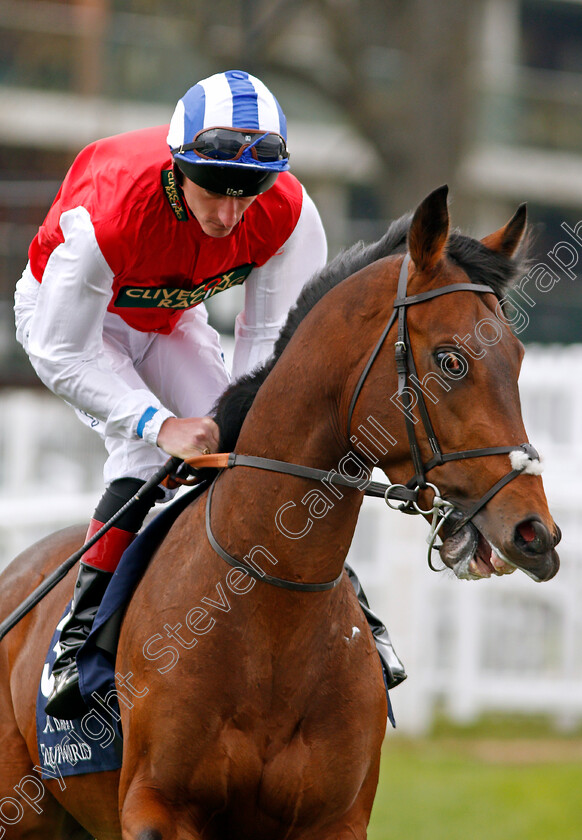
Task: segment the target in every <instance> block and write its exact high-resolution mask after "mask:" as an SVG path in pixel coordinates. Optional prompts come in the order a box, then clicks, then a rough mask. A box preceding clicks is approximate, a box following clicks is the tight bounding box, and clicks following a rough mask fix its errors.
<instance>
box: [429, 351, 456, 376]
mask: <svg viewBox="0 0 582 840" xmlns="http://www.w3.org/2000/svg"><path fill="white" fill-rule="evenodd" d="M434 359H435V362H436V363H437V365H438V366H439V367H440V369H441V370H442V371H443V373H457V374H458V373H460V372H461V371H462V370H463V359H462V358H461V355H460V354H459V353H456V352H455V351H454V350H437V351H436V353H435V354H434Z"/></svg>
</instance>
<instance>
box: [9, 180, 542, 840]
mask: <svg viewBox="0 0 582 840" xmlns="http://www.w3.org/2000/svg"><path fill="white" fill-rule="evenodd" d="M525 225H526V219H525V208H524V207H523V206H522V207H521V208H520V209H519V210H518V211H517V213H516V214H515V216H514V217H513V218H512V219H511V220H510V221H509V222H508V223H507V224H506V225H505V226H504V227H502V228H501V229H500V230H498V231H497V232H495V233H493V234H491V235H489V236H487V237H486V238H485V239H484V240H482V241H480V242H479V241H477V240H475V239H472V238H470V237H468V236H465V235H463V234H461V233H459V232H454V231H453V232H451V231H450V230H449V214H448V208H447V191H446V188H440V189H439V190H436V191H434V192H433V193H431V194H430V195H429V196H428V197H427V198H425V199H424V201H423V202H422V203H421V204H420V205H419V206H418V208H417V209H416V211H415V213H414V214H413V215H412V216H410V215H407V216H406V217H403V218H402V219H400V220H398V221H397V222H394V223H393V224H392V225H391V226H390V228H389V230H388V232H387V233H386V234H385V236H384V237H383V238H382V239H381V240H380V241H379V242H378V243H374V244H372V245H369V246H363V245H361V243H360V244H358V245H357V246H354V248H352V249H350V250H349V251H347V252H345V253H344V254H343V255H340V256H339V257H338V258H336V259H335V260H334V261H332V263H330V265H329V266H328V267H327V268H326V269H324V271H323V272H322V273H321V275H320V276H319V277H318V278H315V279H314V280H313V281H312V283H311V284H310V285H309V286H308V287H306V289H305V291H304V292H303V294H302V295H301V297H300V299H299V301H298V303H297V306H296V308H295V309H294V310H293V311H292V313H291V314H290V316H289V320H288V323H287V325H286V327H285V328H284V330H283V332H282V334H281V337H280V339H279V342H278V345H277V347H276V349H275V355H274V357H273V359H272V360H271V361H270V362H269V363H268V364H267V365H266V366H265V367H263V368H262V369H260V370H258V371H257V372H256V373H255V374H251V375H249V376H247V377H246V378H245V379H243V380H242V381H240V382H239V383H235V384H234V385H232V386H231V388H230V389H229V391H227V393H226V394H225V396H224V397H223V398H222V400H221V401H220V403H219V405H218V407H217V410H216V411H217V413H216V416H217V419H218V422H219V425H220V428H221V432H222V444H223V446H224V447H225V448H226V451H229V450H230V449H234V450H235V452H236V453H237V456H238V455H240V456H241V457H242V456H244V455H247V456H254V457H257V458H259V459H272V460H276V461H279V462H286V463H287V464H292V465H293V464H295V465H299V467H300V469H295V472H294V473H293V474H288V473H286V472H285V471H284V468H282V467H279V468H277V467H275V469H269V470H266V469H264V468H261V465H262V467H265V466H266V464H267V462H266V461H261V462H260V464H259V466H257V465H256V464H255V465H253V466H248V465H244V460H243V461H242V462H240V463H239V464H238V466H236V468H234V469H224V470H222V471H221V472H220V473H219V475H218V477H217V478H216V480H215V481H214V483H213V484H212V490H213V497H212V504H211V506H210V505H209V504H208V492H206V493H205V494H204V495H203V497H202V498H200V499H199V500H198V501H197V502H195V503H194V504H192V505H191V506H189V507H187V508H186V509H185V510H184V511H183V512H182V513H181V514H180V516H179V517H178V519H177V521H176V522H175V524H174V525H173V526H172V528H171V530H170V532H169V533H168V535H167V537H166V538H165V539H164V540H163V542H162V543H161V544H160V545H159V547H158V548H157V550H156V551H155V553H154V556H153V559H152V560H151V562H150V565H149V567H148V569H147V573H146V574H145V575H144V577H143V579H142V580H141V582H140V584H139V585H138V587H137V589H136V591H135V593H134V597H133V599H132V601H131V603H130V605H129V607H128V608H127V611H126V614H125V618H124V621H123V625H122V629H121V635H120V640H119V648H118V655H117V661H116V675H117V678H118V685H117V688H118V697H119V701H120V702H119V706H120V711H121V717H122V727H123V734H124V746H123V763H122V767H121V770H120V771H108V772H104V773H99V774H87V775H80V776H73V777H67V778H66V779H65V780H61V779H58V778H53V779H43V781H42V782H41V781H40V776H39V774H38V770H37V771H35V770H34V768H35V767H38V766H39V765H40V764H41V762H40V760H39V755H38V752H37V746H36V737H35V722H34V706H35V696H36V693H37V687H38V683H39V679H40V674H41V669H42V664H43V661H44V656H45V653H46V650H47V647H48V644H49V640H50V637H51V634H52V631H53V629H54V627H55V626H56V624H57V622H58V620H59V618H60V616H61V615H62V613H63V609H64V606H65V604H66V602H67V600H68V599H69V597H70V593H71V591H72V588H73V577H72V574H73V573H72V572H71V573H69V575H68V577H67V578H66V579H65V580H64V581H63V582H62V583H61V584H59V585H58V586H57V587H56V588H55V589H53V590H52V591H51V592H50V593H49V594H48V595H47V596H46V597H45V598H44V600H43V601H42V602H41V603H40V604H39V605H38V606H37V607H35V609H34V610H33V611H32V612H30V613H29V614H28V615H27V616H26V617H25V618H24V619H22V621H21V622H20V623H19V624H18V625H17V626H16V627H15V628H14V629H13V630H12V631H11V632H10V633H8V635H7V636H6V637H5V639H4V640H3V642H2V643H1V645H0V669H1V673H2V680H1V684H0V714H1V717H0V737H1V744H2V751H1V756H0V837H2V836H4V834H6V836H7V837H8V838H19V840H24V838H27V840H30V839H31V838H32V840H36V838H38V840H40V838H43V839H44V840H52V839H53V838H55V840H56V839H57V838H63V837H78V838H86V837H95V838H98V840H120V838H122V839H123V840H227V838H228V840H232V838H237V840H275V838H277V840H280V839H281V838H287V840H348V838H349V840H354V838H355V840H363V838H365V837H366V836H367V825H368V821H369V817H370V812H371V809H372V804H373V801H374V796H375V791H376V786H377V782H378V774H379V761H380V748H381V745H382V741H383V738H384V734H385V725H386V713H387V705H386V696H385V691H384V684H383V678H382V672H381V667H380V662H379V658H378V656H377V654H376V650H375V646H374V643H373V639H372V635H371V633H370V631H369V629H368V626H367V624H366V622H365V621H364V620H363V616H362V612H361V610H360V607H359V604H358V601H357V599H356V596H355V594H354V590H353V588H352V586H351V585H350V583H349V580H348V578H347V576H346V574H345V573H344V574H343V575H342V570H343V564H344V560H345V557H346V554H347V552H348V549H349V546H350V542H351V539H352V536H353V533H354V529H355V526H356V520H357V518H358V512H359V509H360V505H361V503H362V498H363V495H364V489H365V483H366V482H365V478H364V476H365V474H366V473H367V472H368V471H369V470H370V468H371V467H372V466H378V467H380V468H381V469H382V470H384V472H385V473H386V474H389V475H390V479H391V482H392V487H396V486H401V490H402V492H403V498H404V499H405V501H404V502H403V504H404V505H411V504H412V505H416V506H417V508H418V509H419V510H420V511H424V512H425V514H426V516H427V517H428V518H430V513H429V512H432V511H433V510H436V509H437V508H436V507H435V503H434V502H435V500H441V504H445V506H448V507H447V509H446V514H445V515H442V511H441V514H438V510H437V514H438V515H437V519H439V516H440V517H441V522H440V524H442V529H441V535H442V538H443V541H442V546H441V549H440V555H441V558H442V560H443V562H444V563H445V564H446V565H449V566H450V567H451V568H452V569H453V570H455V571H456V572H457V573H458V574H461V575H464V576H469V577H488V576H489V575H491V574H504V573H507V572H510V571H513V570H514V569H515V568H520V569H522V570H524V571H525V572H526V573H527V574H529V575H530V576H531V577H533V578H534V579H535V580H538V581H543V580H547V579H549V578H550V577H552V576H553V575H554V574H555V573H556V571H557V570H558V565H559V561H558V557H557V554H556V551H555V548H554V547H555V544H556V543H557V542H558V540H559V530H558V528H557V526H556V525H555V524H554V522H553V520H552V518H551V516H550V513H549V511H548V507H547V502H546V499H545V496H544V491H543V487H542V481H541V478H540V476H539V475H538V474H536V473H537V472H538V470H537V469H535V468H534V467H535V466H536V464H537V453H535V451H533V450H532V447H528V446H525V447H524V446H523V444H524V442H525V441H526V440H527V438H526V433H525V430H524V426H523V422H522V418H521V411H520V404H519V396H518V387H517V380H518V374H519V366H520V361H521V357H522V348H521V345H520V343H519V341H518V340H517V338H516V337H515V335H514V334H513V333H512V331H511V329H510V325H509V323H508V322H507V320H506V319H505V317H504V315H503V301H504V295H505V294H506V291H507V288H508V286H509V285H510V283H511V281H512V280H513V279H514V278H516V277H517V276H518V274H519V271H520V268H521V263H520V256H519V253H520V242H521V241H522V237H523V235H524V230H525ZM405 251H407V252H408V255H407V256H405ZM493 339H495V340H493ZM411 366H412V367H411ZM422 395H424V396H423V399H421V396H422ZM427 405H428V409H429V410H428V411H427ZM424 415H429V416H426V417H425V416H424ZM510 461H511V465H510V464H509V462H510ZM257 463H259V462H257ZM271 466H272V464H271ZM509 466H511V469H510V471H509V472H508V467H509ZM530 467H532V468H531V469H530ZM301 468H307V473H303V474H302V472H301ZM276 469H281V470H282V471H275V470H276ZM309 469H311V470H314V471H316V472H315V473H313V475H315V474H317V475H325V476H326V478H327V480H314V478H313V475H310V474H309ZM318 470H319V471H322V472H320V473H317V471H318ZM411 472H413V473H414V478H413V479H411V478H410V476H411ZM427 472H430V474H429V476H428V477H427V475H426V473H427ZM338 475H340V476H343V478H344V484H343V485H342V484H338V483H335V481H334V476H336V477H337V476H338ZM412 492H414V493H416V495H415V496H410V494H411V493H412ZM407 493H408V494H409V496H410V498H409V497H408V496H407ZM412 499H414V500H412ZM443 500H445V501H444V502H443ZM449 513H451V516H448V514H449ZM205 520H206V521H205ZM445 520H446V521H445ZM205 528H206V530H205ZM83 534H84V530H82V529H80V528H72V529H67V530H65V531H62V532H59V533H57V534H55V535H53V536H51V537H50V538H48V539H46V540H44V541H41V542H40V543H38V544H37V545H36V546H34V547H33V548H31V549H29V550H28V551H25V552H24V553H23V554H22V555H21V556H20V557H19V558H17V559H16V560H15V561H14V562H13V563H12V564H11V565H10V566H9V567H8V568H7V570H6V571H5V572H4V573H3V574H2V576H1V578H0V586H1V592H2V616H5V615H7V614H8V613H9V612H10V611H11V610H13V609H14V608H15V607H16V606H17V605H18V604H19V603H20V602H21V601H22V600H23V599H24V598H25V596H26V595H27V594H28V593H29V592H30V591H31V589H32V588H34V587H35V586H36V585H37V584H38V583H39V582H40V580H42V579H43V577H44V576H46V575H47V574H48V573H49V572H50V571H52V570H53V569H54V568H56V567H57V566H58V565H59V564H60V563H61V562H62V561H63V560H64V559H65V558H66V557H67V556H68V555H69V554H71V553H72V552H73V550H75V549H76V548H77V547H78V545H79V544H80V542H81V541H82V539H83ZM218 549H219V550H218ZM228 558H230V559H231V561H232V563H233V564H234V567H232V566H230V565H228V562H224V560H225V559H227V561H228ZM267 580H275V581H279V583H278V584H276V585H274V586H271V585H269V583H268V582H267ZM288 587H290V588H288ZM309 587H312V590H313V591H302V588H304V589H306V590H309Z"/></svg>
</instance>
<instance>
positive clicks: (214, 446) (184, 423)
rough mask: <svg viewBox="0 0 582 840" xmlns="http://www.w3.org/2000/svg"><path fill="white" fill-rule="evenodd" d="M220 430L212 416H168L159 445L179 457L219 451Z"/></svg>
mask: <svg viewBox="0 0 582 840" xmlns="http://www.w3.org/2000/svg"><path fill="white" fill-rule="evenodd" d="M218 440H219V431H218V426H217V425H216V423H215V422H214V420H213V419H212V417H186V418H184V419H180V418H178V417H168V419H167V420H164V422H163V423H162V427H161V429H160V431H159V434H158V446H159V447H160V448H161V449H163V450H164V452H167V453H168V455H173V456H175V457H177V458H182V459H183V460H185V459H186V458H193V457H195V456H196V455H200V454H201V453H203V452H205V454H208V453H207V451H208V450H210V452H217V451H218Z"/></svg>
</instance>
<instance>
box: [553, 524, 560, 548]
mask: <svg viewBox="0 0 582 840" xmlns="http://www.w3.org/2000/svg"><path fill="white" fill-rule="evenodd" d="M561 539H562V531H561V529H560V526H559V525H556V523H555V522H554V545H558V543H559V542H560V540H561Z"/></svg>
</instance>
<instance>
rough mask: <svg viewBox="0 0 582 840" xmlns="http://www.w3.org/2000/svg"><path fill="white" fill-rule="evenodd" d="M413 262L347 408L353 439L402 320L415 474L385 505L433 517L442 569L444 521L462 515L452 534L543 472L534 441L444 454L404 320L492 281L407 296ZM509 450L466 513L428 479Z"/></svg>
mask: <svg viewBox="0 0 582 840" xmlns="http://www.w3.org/2000/svg"><path fill="white" fill-rule="evenodd" d="M409 264H410V255H409V254H406V255H405V257H404V260H403V261H402V266H401V268H400V276H399V278H398V290H397V292H396V300H395V301H394V310H393V312H392V315H391V317H390V319H389V321H388V323H387V324H386V327H385V328H384V331H383V332H382V335H381V336H380V338H379V340H378V343H377V344H376V346H375V348H374V350H373V351H372V354H371V355H370V358H369V359H368V362H367V364H366V366H365V367H364V370H363V371H362V374H361V376H360V379H359V380H358V384H357V385H356V389H355V391H354V394H353V396H352V400H351V403H350V407H349V411H348V435H349V436H350V440H351V441H352V442H353V441H354V440H355V438H354V437H351V435H350V431H351V421H352V416H353V413H354V408H355V405H356V401H357V399H358V397H359V395H360V392H361V390H362V387H363V385H364V382H365V380H366V377H367V376H368V373H369V372H370V369H371V367H372V365H373V363H374V361H375V359H376V357H377V356H378V354H379V352H380V350H381V349H382V346H383V345H384V342H385V340H386V337H387V336H388V333H389V332H390V330H391V329H392V326H393V325H394V322H395V321H398V333H397V339H396V342H395V344H394V352H395V358H396V372H397V375H398V397H399V399H400V404H401V405H402V410H403V414H404V420H405V424H406V434H407V437H408V445H409V448H410V455H411V458H412V464H413V467H414V476H413V477H412V478H411V479H410V481H408V482H407V483H406V484H390V485H388V486H387V488H386V490H385V493H384V499H385V501H386V504H387V505H388V506H389V507H391V508H392V509H394V510H400V511H402V512H403V513H409V514H414V515H417V514H420V515H423V516H432V520H431V525H430V532H429V535H428V537H427V542H428V564H429V566H430V567H431V569H433V570H434V571H438V570H437V569H436V568H435V567H434V566H433V564H432V559H431V553H432V551H433V549H438V548H440V547H441V546H436V545H435V542H436V539H437V536H438V534H439V532H440V531H441V529H442V527H443V525H444V523H445V522H446V521H447V520H448V519H449V518H450V517H451V516H452V514H454V513H458V514H459V519H458V520H457V521H456V522H455V525H454V527H453V529H452V531H451V534H450V536H452V535H453V534H456V533H457V532H458V531H460V530H461V528H463V527H464V526H465V525H466V524H467V523H468V522H470V521H471V520H472V519H473V517H474V516H475V515H476V514H477V513H478V512H479V511H480V510H481V509H482V508H484V507H485V505H486V504H487V502H489V501H490V499H492V498H493V496H495V494H496V493H498V492H499V491H500V490H501V489H502V487H505V485H506V484H509V482H510V481H513V479H514V478H517V476H518V475H521V474H522V473H530V474H534V475H539V474H540V473H541V471H542V466H541V463H540V456H539V455H538V453H537V451H536V449H535V448H534V447H533V446H532V445H531V444H530V443H522V444H520V445H519V446H515V445H514V446H488V447H484V448H482V449H466V450H462V451H460V452H448V453H443V452H442V450H441V447H440V445H439V442H438V439H437V436H436V433H435V431H434V428H433V425H432V423H431V420H430V416H429V413H428V409H427V406H426V401H425V399H424V394H423V391H422V388H421V387H420V380H419V378H418V375H417V370H416V365H415V362H414V355H413V353H412V348H411V346H410V336H409V333H408V326H407V322H406V313H407V309H408V307H409V306H413V305H414V304H417V303H422V302H424V301H427V300H430V299H431V298H435V297H439V296H441V295H447V294H449V293H452V292H479V293H486V294H487V293H489V294H494V291H493V289H492V288H491V287H490V286H486V285H483V284H478V283H451V284H449V285H447V286H442V287H441V288H439V289H433V290H432V291H429V292H420V293H418V294H416V295H407V294H406V290H407V285H408V268H409ZM411 395H414V397H415V403H414V405H415V406H416V407H417V409H418V413H419V415H420V420H421V422H422V425H423V427H424V431H425V434H426V437H427V440H428V443H429V446H430V448H431V451H432V458H431V459H430V460H429V461H428V462H427V463H426V464H424V463H423V460H422V456H421V452H420V446H419V444H418V439H417V436H416V429H415V421H414V420H413V419H412V416H413V415H412V406H413V403H412V396H411ZM503 454H507V455H509V459H510V462H511V467H512V469H511V471H510V472H508V473H507V474H506V475H504V476H503V477H502V478H500V479H499V481H497V482H496V483H495V484H494V485H493V486H492V487H490V488H489V490H487V492H486V493H484V494H483V495H482V496H481V498H480V499H479V500H478V501H476V502H475V503H474V504H473V505H472V507H471V508H470V509H469V510H468V511H467V512H466V513H464V514H463V513H462V511H460V510H459V509H458V508H456V507H455V505H454V504H453V502H451V501H449V500H448V499H445V498H443V496H442V494H441V492H440V491H439V489H438V487H437V486H436V485H435V484H432V483H431V482H429V481H427V479H426V474H427V473H428V472H429V471H430V470H432V469H433V468H434V467H438V466H440V465H441V464H446V463H447V462H448V461H462V460H466V459H469V458H482V457H484V456H486V455H503ZM426 489H430V490H432V491H433V493H434V497H433V499H432V506H431V507H430V508H428V509H423V508H421V507H420V506H419V504H418V492H419V490H426ZM404 491H408V492H409V493H410V492H411V491H412V492H413V493H414V494H415V496H414V498H410V499H408V500H406V501H401V502H400V503H399V504H396V505H395V504H392V503H391V502H392V500H394V499H402V495H403V493H404Z"/></svg>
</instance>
